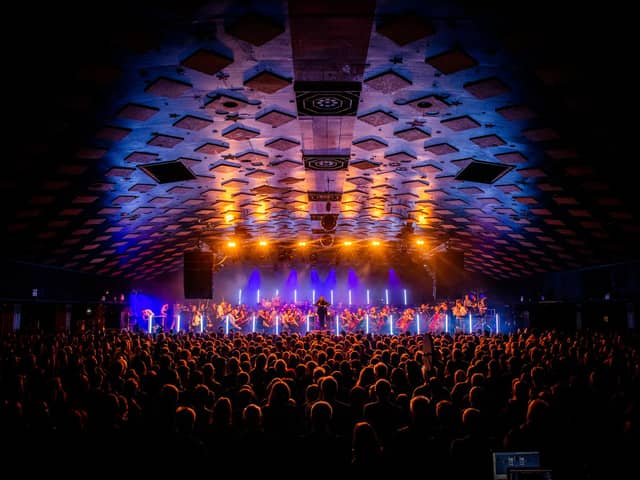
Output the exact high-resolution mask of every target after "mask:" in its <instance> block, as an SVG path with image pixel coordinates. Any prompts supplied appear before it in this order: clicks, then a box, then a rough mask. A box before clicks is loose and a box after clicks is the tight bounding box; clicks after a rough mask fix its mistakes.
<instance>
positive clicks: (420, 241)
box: [416, 238, 424, 245]
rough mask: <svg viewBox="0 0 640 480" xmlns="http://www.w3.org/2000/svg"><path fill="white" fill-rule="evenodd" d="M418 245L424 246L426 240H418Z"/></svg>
mask: <svg viewBox="0 0 640 480" xmlns="http://www.w3.org/2000/svg"><path fill="white" fill-rule="evenodd" d="M416 244H417V245H424V240H422V239H421V238H419V239H418V240H416Z"/></svg>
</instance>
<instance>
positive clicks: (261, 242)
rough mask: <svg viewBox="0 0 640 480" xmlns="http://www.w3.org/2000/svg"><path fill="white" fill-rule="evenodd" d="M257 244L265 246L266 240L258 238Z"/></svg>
mask: <svg viewBox="0 0 640 480" xmlns="http://www.w3.org/2000/svg"><path fill="white" fill-rule="evenodd" d="M258 245H260V246H261V247H266V246H267V242H266V241H265V240H260V241H259V242H258Z"/></svg>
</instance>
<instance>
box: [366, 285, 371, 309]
mask: <svg viewBox="0 0 640 480" xmlns="http://www.w3.org/2000/svg"><path fill="white" fill-rule="evenodd" d="M370 303H371V300H370V298H369V289H368V288H367V305H369V304H370Z"/></svg>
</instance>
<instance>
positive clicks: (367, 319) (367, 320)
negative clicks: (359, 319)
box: [364, 314, 369, 333]
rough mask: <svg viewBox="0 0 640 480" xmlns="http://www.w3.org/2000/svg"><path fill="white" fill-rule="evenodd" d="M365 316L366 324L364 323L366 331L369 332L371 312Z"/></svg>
mask: <svg viewBox="0 0 640 480" xmlns="http://www.w3.org/2000/svg"><path fill="white" fill-rule="evenodd" d="M364 318H365V324H364V326H365V332H367V333H369V314H366V315H365V316H364Z"/></svg>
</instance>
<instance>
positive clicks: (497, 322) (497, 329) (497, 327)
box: [496, 313, 500, 335]
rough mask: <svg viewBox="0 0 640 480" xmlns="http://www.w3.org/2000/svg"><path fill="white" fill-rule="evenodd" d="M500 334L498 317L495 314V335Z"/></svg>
mask: <svg viewBox="0 0 640 480" xmlns="http://www.w3.org/2000/svg"><path fill="white" fill-rule="evenodd" d="M499 333H500V317H499V316H498V314H497V313H496V335H498V334H499Z"/></svg>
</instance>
